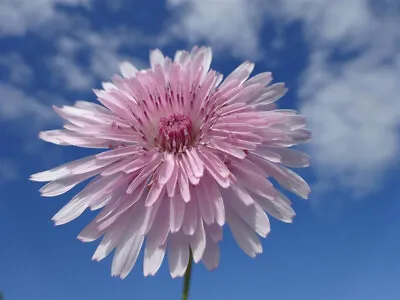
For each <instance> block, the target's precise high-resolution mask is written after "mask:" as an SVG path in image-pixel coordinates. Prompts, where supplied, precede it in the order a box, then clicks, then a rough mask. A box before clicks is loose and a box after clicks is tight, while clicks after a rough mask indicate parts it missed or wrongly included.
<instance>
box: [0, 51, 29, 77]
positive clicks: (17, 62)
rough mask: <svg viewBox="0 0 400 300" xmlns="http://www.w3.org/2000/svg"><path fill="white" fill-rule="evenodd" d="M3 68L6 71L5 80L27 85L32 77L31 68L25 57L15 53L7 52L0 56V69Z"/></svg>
mask: <svg viewBox="0 0 400 300" xmlns="http://www.w3.org/2000/svg"><path fill="white" fill-rule="evenodd" d="M2 68H4V69H5V70H6V73H7V75H8V76H7V78H6V79H7V80H8V81H9V82H11V83H13V84H17V85H27V84H29V83H30V82H31V80H32V77H33V70H32V68H31V67H30V66H29V65H28V64H27V63H26V61H25V59H24V58H23V57H22V56H21V55H19V54H17V53H9V54H5V55H2V56H1V57H0V70H1V69H2Z"/></svg>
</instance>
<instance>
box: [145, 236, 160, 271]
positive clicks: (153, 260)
mask: <svg viewBox="0 0 400 300" xmlns="http://www.w3.org/2000/svg"><path fill="white" fill-rule="evenodd" d="M165 250H166V246H165V245H162V246H154V245H149V243H148V240H147V241H146V247H145V250H144V260H143V274H144V276H149V275H155V274H156V273H157V271H158V269H159V268H160V267H161V264H162V261H163V260H164V256H165Z"/></svg>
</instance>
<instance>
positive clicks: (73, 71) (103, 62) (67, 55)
mask: <svg viewBox="0 0 400 300" xmlns="http://www.w3.org/2000/svg"><path fill="white" fill-rule="evenodd" d="M133 40H139V39H138V33H136V32H133V31H129V30H119V29H115V30H110V31H104V32H95V31H91V30H88V29H86V28H82V29H81V30H79V31H77V32H73V33H70V34H66V35H65V36H63V37H61V38H59V40H58V41H57V49H58V53H57V55H56V56H54V57H52V58H50V60H51V62H50V66H51V69H52V71H53V72H54V73H55V74H57V75H58V76H60V78H62V80H63V82H65V83H66V86H67V88H69V89H71V90H82V91H84V90H90V89H91V88H93V87H94V86H95V85H96V84H97V85H98V81H99V80H109V79H110V78H111V77H112V75H114V74H115V73H118V72H119V70H118V66H119V63H120V62H121V61H124V60H126V59H128V60H130V61H131V62H132V63H134V64H135V65H136V66H137V67H138V68H142V67H144V66H146V63H144V62H143V61H141V60H140V59H138V58H129V57H127V56H126V55H123V54H121V51H120V49H121V47H123V46H125V47H129V46H131V47H132V46H133V47H134V46H135V45H137V44H140V43H144V42H145V43H147V42H148V41H147V40H145V41H144V40H142V39H140V40H141V41H140V42H135V43H132V41H133ZM82 52H87V53H88V57H89V62H88V64H87V65H84V64H83V63H82V61H81V60H80V59H79V54H80V53H82Z"/></svg>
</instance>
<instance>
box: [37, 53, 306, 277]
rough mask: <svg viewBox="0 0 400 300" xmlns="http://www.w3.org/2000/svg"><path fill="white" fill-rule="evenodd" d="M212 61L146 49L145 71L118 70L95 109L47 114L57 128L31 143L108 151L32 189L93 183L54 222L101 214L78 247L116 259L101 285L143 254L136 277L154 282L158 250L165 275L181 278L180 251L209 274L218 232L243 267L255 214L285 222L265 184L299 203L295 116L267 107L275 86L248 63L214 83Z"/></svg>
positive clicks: (262, 228) (85, 106) (276, 196)
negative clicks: (227, 236) (232, 244)
mask: <svg viewBox="0 0 400 300" xmlns="http://www.w3.org/2000/svg"><path fill="white" fill-rule="evenodd" d="M211 56H212V54H211V49H210V48H205V47H202V48H198V47H195V48H193V50H192V51H191V52H190V53H188V52H186V51H178V52H177V53H176V55H175V58H174V60H173V61H172V60H171V59H170V58H168V57H164V55H163V54H162V53H161V51H160V50H154V51H152V52H151V54H150V62H151V69H146V70H140V71H138V70H137V69H136V68H135V67H134V66H132V65H131V64H129V63H127V62H125V63H122V64H121V66H120V67H121V73H122V75H123V77H120V76H115V77H114V78H113V83H109V82H107V83H104V84H103V90H95V91H94V92H95V94H96V95H97V98H98V100H99V102H100V103H101V104H102V105H103V106H101V105H97V104H94V103H90V102H82V101H78V102H76V104H75V105H74V106H64V107H62V108H57V107H55V108H54V109H55V111H56V113H57V114H59V115H60V116H61V117H62V118H64V119H65V120H66V123H65V126H64V129H62V130H51V131H45V132H42V133H41V134H40V137H41V138H42V139H43V140H45V141H47V142H51V143H54V144H57V145H74V146H78V147H87V148H102V149H107V148H109V149H107V150H105V151H104V152H101V153H99V154H96V155H92V156H89V157H86V158H83V159H80V160H77V161H73V162H71V163H68V164H65V165H63V166H60V167H57V168H55V169H52V170H49V171H45V172H41V173H38V174H35V175H32V180H34V181H40V182H45V181H50V183H48V184H47V185H45V186H44V187H43V188H42V189H41V193H42V195H43V196H46V197H53V196H57V195H60V194H63V193H65V192H67V191H69V190H70V189H72V188H73V187H75V186H76V185H77V184H79V183H80V182H82V181H84V180H86V179H88V178H91V177H94V179H93V180H92V181H91V182H90V183H89V184H88V185H87V186H86V187H85V188H84V189H83V190H82V191H81V192H80V193H78V194H77V195H76V196H75V197H74V198H73V199H72V200H71V201H70V202H69V203H68V204H67V205H66V206H64V207H63V208H62V209H61V210H60V211H59V212H58V213H57V214H56V215H55V216H54V218H53V220H54V222H55V224H56V225H61V224H65V223H68V222H70V221H72V220H74V219H75V218H77V217H78V216H80V215H81V214H82V213H83V212H84V211H85V210H86V209H87V208H90V209H91V210H98V209H102V210H101V211H100V213H99V214H98V215H97V216H96V218H95V219H94V220H93V221H92V222H91V223H90V224H89V225H88V226H87V227H86V228H85V229H84V230H83V231H82V232H81V233H80V234H79V236H78V238H79V239H80V240H82V241H84V242H91V241H94V240H97V239H99V238H101V237H102V240H101V242H100V245H99V246H98V248H97V250H96V252H95V253H94V255H93V259H95V260H101V259H103V258H104V257H106V256H107V255H108V254H110V252H111V251H112V250H113V249H114V248H115V249H116V252H115V254H114V259H113V263H112V275H115V276H120V277H122V278H125V277H126V276H127V275H128V273H129V272H130V271H131V269H132V268H133V266H134V264H135V262H136V260H137V258H138V255H139V252H140V251H141V249H142V247H144V275H146V276H147V275H154V274H155V273H156V272H157V270H158V269H159V267H160V265H161V263H162V261H163V259H164V256H165V253H166V252H167V255H168V261H169V268H170V272H171V275H172V277H176V276H183V275H184V273H185V270H186V268H187V265H188V260H189V247H190V248H191V250H192V253H193V260H194V261H195V262H196V263H197V262H199V261H202V262H203V263H204V264H205V266H206V267H207V268H208V269H213V268H215V267H217V265H218V262H219V246H218V243H219V241H221V239H222V227H223V226H224V225H225V223H228V224H229V227H230V229H231V231H232V233H233V236H234V238H235V240H236V241H237V243H238V244H239V246H240V247H241V248H242V249H243V251H244V252H245V253H247V254H248V255H249V256H251V257H254V256H256V255H257V254H259V253H261V252H262V247H261V243H260V240H259V238H258V236H257V235H259V236H261V237H266V236H267V235H268V233H269V231H270V224H269V220H268V217H267V214H266V213H265V211H266V212H267V213H269V214H270V215H271V216H273V217H275V218H277V219H278V220H281V221H283V222H287V223H290V222H291V221H292V218H293V217H294V215H295V213H294V211H293V210H292V208H291V202H290V201H289V200H288V199H287V198H286V197H285V196H284V195H283V194H282V193H280V192H279V191H277V190H276V189H275V188H274V186H273V185H272V183H271V182H270V181H269V180H268V179H267V178H268V177H273V178H275V179H276V181H277V182H278V183H279V184H280V185H281V186H283V187H284V188H286V189H288V190H289V191H291V192H293V193H295V194H297V195H298V196H300V197H303V198H307V196H308V194H309V193H310V188H309V186H308V185H307V183H306V182H305V181H304V180H303V179H302V178H301V177H299V176H298V175H297V174H296V173H294V172H293V171H291V170H290V169H288V168H287V167H285V166H289V167H306V166H308V165H309V157H308V156H307V155H305V154H303V153H301V152H299V151H296V150H292V149H289V147H290V146H293V145H296V144H299V143H303V142H306V141H308V140H309V139H310V136H311V134H310V131H308V130H306V129H305V128H304V126H305V122H306V120H305V118H304V117H302V116H299V115H297V114H296V111H293V110H276V109H275V106H274V102H275V101H276V100H278V99H279V98H280V97H281V96H282V95H284V94H285V92H286V91H287V89H286V88H285V86H284V84H283V83H276V84H272V85H269V84H270V82H271V81H272V76H271V73H261V74H258V75H256V76H254V77H252V78H250V79H249V75H250V73H251V72H252V70H253V67H254V65H253V64H252V63H250V62H245V63H243V64H241V65H240V66H239V67H238V68H236V69H235V70H234V71H233V72H232V73H231V74H230V75H229V76H228V77H227V78H226V79H225V80H224V81H223V80H222V75H221V74H219V73H217V72H216V71H214V70H212V69H209V68H210V63H211ZM144 244H145V245H144ZM167 248H168V250H167Z"/></svg>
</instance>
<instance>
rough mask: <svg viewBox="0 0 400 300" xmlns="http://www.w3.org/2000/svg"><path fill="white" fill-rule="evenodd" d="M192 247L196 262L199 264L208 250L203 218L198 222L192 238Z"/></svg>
mask: <svg viewBox="0 0 400 300" xmlns="http://www.w3.org/2000/svg"><path fill="white" fill-rule="evenodd" d="M190 247H191V248H192V253H193V260H194V262H195V263H197V262H199V261H200V260H201V258H202V256H203V253H204V250H205V248H206V233H205V231H204V225H203V221H202V220H201V218H200V219H199V220H198V222H197V228H196V230H195V232H194V234H193V235H192V236H191V238H190Z"/></svg>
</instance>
